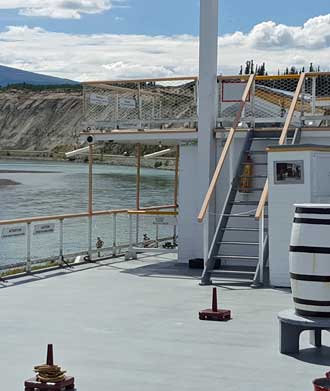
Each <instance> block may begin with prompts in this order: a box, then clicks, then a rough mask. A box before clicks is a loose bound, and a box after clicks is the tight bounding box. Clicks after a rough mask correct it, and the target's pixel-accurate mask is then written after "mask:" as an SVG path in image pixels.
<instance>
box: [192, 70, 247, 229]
mask: <svg viewBox="0 0 330 391" xmlns="http://www.w3.org/2000/svg"><path fill="white" fill-rule="evenodd" d="M254 80H255V75H250V76H249V78H248V80H247V83H246V84H245V89H244V92H243V95H242V97H241V101H240V103H239V109H238V110H237V112H236V117H235V119H234V122H233V125H232V127H231V128H230V131H229V134H228V137H227V140H226V143H225V145H224V147H223V150H222V153H221V156H220V159H219V161H218V163H217V166H216V169H215V171H214V174H213V177H212V180H211V183H210V186H209V188H208V191H207V193H206V196H205V198H204V202H203V205H202V208H201V210H200V212H199V215H198V221H199V222H202V221H203V220H204V218H205V215H206V213H207V210H208V207H209V205H210V202H211V199H212V196H213V194H214V192H215V189H216V185H217V182H218V179H219V176H220V174H221V171H222V168H223V166H224V164H225V161H226V157H227V155H228V152H229V149H230V146H231V143H232V141H233V139H234V135H235V132H236V130H237V126H238V124H239V122H240V121H241V116H242V112H243V110H244V108H245V106H246V103H247V101H248V99H249V97H250V96H251V89H252V87H253V84H254Z"/></svg>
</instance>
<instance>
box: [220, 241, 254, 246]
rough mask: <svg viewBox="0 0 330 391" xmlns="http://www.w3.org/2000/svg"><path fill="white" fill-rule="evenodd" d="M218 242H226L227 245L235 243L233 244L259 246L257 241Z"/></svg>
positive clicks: (223, 242)
mask: <svg viewBox="0 0 330 391" xmlns="http://www.w3.org/2000/svg"><path fill="white" fill-rule="evenodd" d="M218 244H227V245H235V246H259V243H258V242H226V241H222V242H218Z"/></svg>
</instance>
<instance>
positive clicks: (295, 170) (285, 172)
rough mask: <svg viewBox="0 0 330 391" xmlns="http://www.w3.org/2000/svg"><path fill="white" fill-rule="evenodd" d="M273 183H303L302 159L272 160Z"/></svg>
mask: <svg viewBox="0 0 330 391" xmlns="http://www.w3.org/2000/svg"><path fill="white" fill-rule="evenodd" d="M274 183H275V184H276V185H286V184H291V185H292V184H302V183H304V162H303V160H290V161H281V162H274Z"/></svg>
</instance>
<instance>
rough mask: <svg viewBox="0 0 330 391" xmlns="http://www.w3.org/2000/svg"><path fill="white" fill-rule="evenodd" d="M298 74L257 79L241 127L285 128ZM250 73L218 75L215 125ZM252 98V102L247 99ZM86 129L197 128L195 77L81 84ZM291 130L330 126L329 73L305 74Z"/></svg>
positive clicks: (227, 117) (227, 115)
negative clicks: (248, 125)
mask: <svg viewBox="0 0 330 391" xmlns="http://www.w3.org/2000/svg"><path fill="white" fill-rule="evenodd" d="M299 78H300V75H298V74H293V75H279V76H268V75H265V76H256V77H255V84H254V90H253V91H251V96H249V97H248V99H247V101H246V104H245V107H244V110H243V112H242V116H241V119H242V123H243V124H245V123H247V124H249V123H253V124H256V125H257V126H262V125H265V126H283V125H284V123H285V121H286V118H287V116H288V113H289V108H290V106H291V102H292V98H293V95H294V92H295V91H296V89H297V85H298V82H299ZM248 79H249V75H239V76H237V75H236V76H219V77H218V98H219V99H218V118H217V122H218V126H223V127H230V126H231V125H232V123H233V121H234V120H235V117H236V114H237V113H238V111H239V108H240V99H241V96H242V94H243V91H244V89H245V87H246V83H247V81H248ZM252 96H253V97H254V99H253V100H252V99H251V97H252ZM83 102H84V104H83V111H84V129H85V131H111V130H114V129H171V128H182V127H186V128H196V127H198V115H197V104H198V79H197V77H194V76H187V77H177V78H159V79H138V80H118V81H116V80H115V81H91V82H85V83H83ZM298 103H300V105H299V110H295V112H294V114H293V117H292V119H291V123H292V124H293V125H295V126H301V125H302V126H304V127H308V126H317V127H319V126H328V125H329V123H330V111H329V107H330V73H329V72H312V73H306V74H305V82H304V85H303V88H302V94H301V95H300V97H299V100H298Z"/></svg>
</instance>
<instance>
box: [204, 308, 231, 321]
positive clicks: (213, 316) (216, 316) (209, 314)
mask: <svg viewBox="0 0 330 391" xmlns="http://www.w3.org/2000/svg"><path fill="white" fill-rule="evenodd" d="M199 319H200V320H217V321H220V322H225V321H227V320H230V319H231V312H230V310H216V311H213V310H212V309H207V310H202V311H200V312H199Z"/></svg>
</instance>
